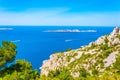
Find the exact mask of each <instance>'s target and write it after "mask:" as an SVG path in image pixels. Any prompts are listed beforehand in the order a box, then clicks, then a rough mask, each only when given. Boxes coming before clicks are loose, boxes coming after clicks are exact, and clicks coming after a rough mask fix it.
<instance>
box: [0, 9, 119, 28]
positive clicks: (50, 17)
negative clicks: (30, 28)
mask: <svg viewBox="0 0 120 80" xmlns="http://www.w3.org/2000/svg"><path fill="white" fill-rule="evenodd" d="M68 10H69V9H68V8H51V9H35V8H30V9H28V10H27V11H25V12H19V13H18V12H5V11H2V10H1V11H0V25H89V26H92V25H98V26H100V25H120V20H119V19H120V12H111V13H110V12H107V13H73V14H70V13H65V12H67V11H68Z"/></svg>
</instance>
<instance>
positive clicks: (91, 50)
mask: <svg viewBox="0 0 120 80" xmlns="http://www.w3.org/2000/svg"><path fill="white" fill-rule="evenodd" d="M119 58H120V29H119V28H118V27H116V28H114V30H113V31H112V32H111V33H110V34H109V35H104V36H101V37H100V38H98V39H97V40H96V41H94V42H91V43H90V44H88V45H87V46H82V47H81V48H79V49H76V50H70V51H67V52H59V53H55V54H52V55H51V56H50V59H49V60H45V61H43V65H42V67H40V69H41V74H42V75H45V76H48V75H49V72H50V71H56V70H58V71H62V70H63V69H66V70H67V72H69V74H70V75H71V76H72V77H80V76H82V75H83V72H86V73H87V74H89V75H91V76H92V75H98V76H101V75H103V74H104V73H105V72H107V73H109V74H110V75H111V74H114V72H117V71H119V70H118V68H117V67H118V66H119V67H120V65H118V64H119V63H120V62H119Z"/></svg>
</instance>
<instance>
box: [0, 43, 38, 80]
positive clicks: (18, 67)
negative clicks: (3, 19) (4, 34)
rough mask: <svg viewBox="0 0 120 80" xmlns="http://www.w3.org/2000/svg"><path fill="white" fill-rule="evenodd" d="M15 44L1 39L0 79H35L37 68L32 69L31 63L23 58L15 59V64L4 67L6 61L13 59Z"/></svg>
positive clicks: (36, 77)
mask: <svg viewBox="0 0 120 80" xmlns="http://www.w3.org/2000/svg"><path fill="white" fill-rule="evenodd" d="M16 53H17V51H16V45H15V44H13V43H11V42H7V41H3V42H2V46H0V80H37V79H38V77H39V74H38V71H37V70H32V65H31V64H30V63H29V62H27V61H25V60H17V61H16V63H15V64H13V65H11V66H9V67H6V66H5V65H7V63H10V62H12V61H14V59H15V55H16Z"/></svg>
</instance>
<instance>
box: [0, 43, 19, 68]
mask: <svg viewBox="0 0 120 80" xmlns="http://www.w3.org/2000/svg"><path fill="white" fill-rule="evenodd" d="M16 48H17V47H16V45H15V44H14V43H12V42H8V41H3V42H2V46H0V67H3V66H5V65H6V64H7V63H9V62H12V61H13V60H14V59H15V55H16V53H17V51H16Z"/></svg>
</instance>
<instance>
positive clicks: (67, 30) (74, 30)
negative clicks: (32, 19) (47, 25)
mask: <svg viewBox="0 0 120 80" xmlns="http://www.w3.org/2000/svg"><path fill="white" fill-rule="evenodd" d="M43 32H97V31H96V30H79V29H66V30H62V29H61V30H46V31H43Z"/></svg>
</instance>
